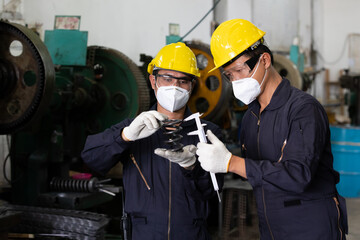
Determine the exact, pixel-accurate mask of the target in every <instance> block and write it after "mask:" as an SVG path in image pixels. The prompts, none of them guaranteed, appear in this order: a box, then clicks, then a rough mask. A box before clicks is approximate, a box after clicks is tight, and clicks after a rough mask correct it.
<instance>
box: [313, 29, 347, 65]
mask: <svg viewBox="0 0 360 240" xmlns="http://www.w3.org/2000/svg"><path fill="white" fill-rule="evenodd" d="M349 38H350V35H347V36H346V39H345V41H344V45H343V47H342V49H341V53H340V56H339V57H338V58H336V60H334V61H329V62H328V61H326V60H325V58H324V57H323V56H322V54H321V53H320V52H319V51H317V53H318V55H319V58H320V59H321V60H322V61H323V62H324V63H325V64H331V65H332V64H335V63H338V62H339V61H340V59H341V58H342V57H343V55H344V53H345V47H346V46H347V43H348V42H349Z"/></svg>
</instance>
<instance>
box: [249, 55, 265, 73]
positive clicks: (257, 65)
mask: <svg viewBox="0 0 360 240" xmlns="http://www.w3.org/2000/svg"><path fill="white" fill-rule="evenodd" d="M262 56H263V55H262V54H261V56H260V57H259V60H258V62H257V64H256V68H255V71H254V72H253V74H251V78H252V77H253V76H254V74H255V73H256V71H257V69H258V67H259V63H260V60H261V58H262Z"/></svg>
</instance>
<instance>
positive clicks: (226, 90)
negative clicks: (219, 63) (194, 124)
mask: <svg viewBox="0 0 360 240" xmlns="http://www.w3.org/2000/svg"><path fill="white" fill-rule="evenodd" d="M186 45H187V46H189V47H190V48H191V50H192V51H193V52H194V54H195V56H196V59H197V64H198V68H199V69H200V78H199V79H198V81H197V83H196V85H195V87H194V90H193V92H192V95H191V97H190V100H189V102H188V106H189V108H190V110H191V111H192V112H200V113H203V115H202V118H204V119H206V120H209V121H213V122H217V121H218V120H219V119H221V118H222V117H223V115H224V113H225V112H226V111H227V110H228V107H229V100H230V97H231V86H230V84H228V83H227V82H226V81H223V80H222V77H221V73H220V70H219V69H216V70H215V71H213V72H211V73H208V72H209V71H210V70H211V69H212V68H214V67H215V65H214V61H213V57H212V55H211V52H210V46H208V45H206V44H204V43H200V42H186Z"/></svg>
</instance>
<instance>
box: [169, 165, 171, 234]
mask: <svg viewBox="0 0 360 240" xmlns="http://www.w3.org/2000/svg"><path fill="white" fill-rule="evenodd" d="M170 219H171V162H170V161H169V221H168V240H170V223H171V220H170Z"/></svg>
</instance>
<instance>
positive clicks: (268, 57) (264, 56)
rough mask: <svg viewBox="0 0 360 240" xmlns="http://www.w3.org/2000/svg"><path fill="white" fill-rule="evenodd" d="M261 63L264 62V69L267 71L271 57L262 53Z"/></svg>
mask: <svg viewBox="0 0 360 240" xmlns="http://www.w3.org/2000/svg"><path fill="white" fill-rule="evenodd" d="M262 61H264V63H265V68H266V69H268V68H269V67H270V66H271V56H270V54H269V53H267V52H264V53H263V57H262Z"/></svg>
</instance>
